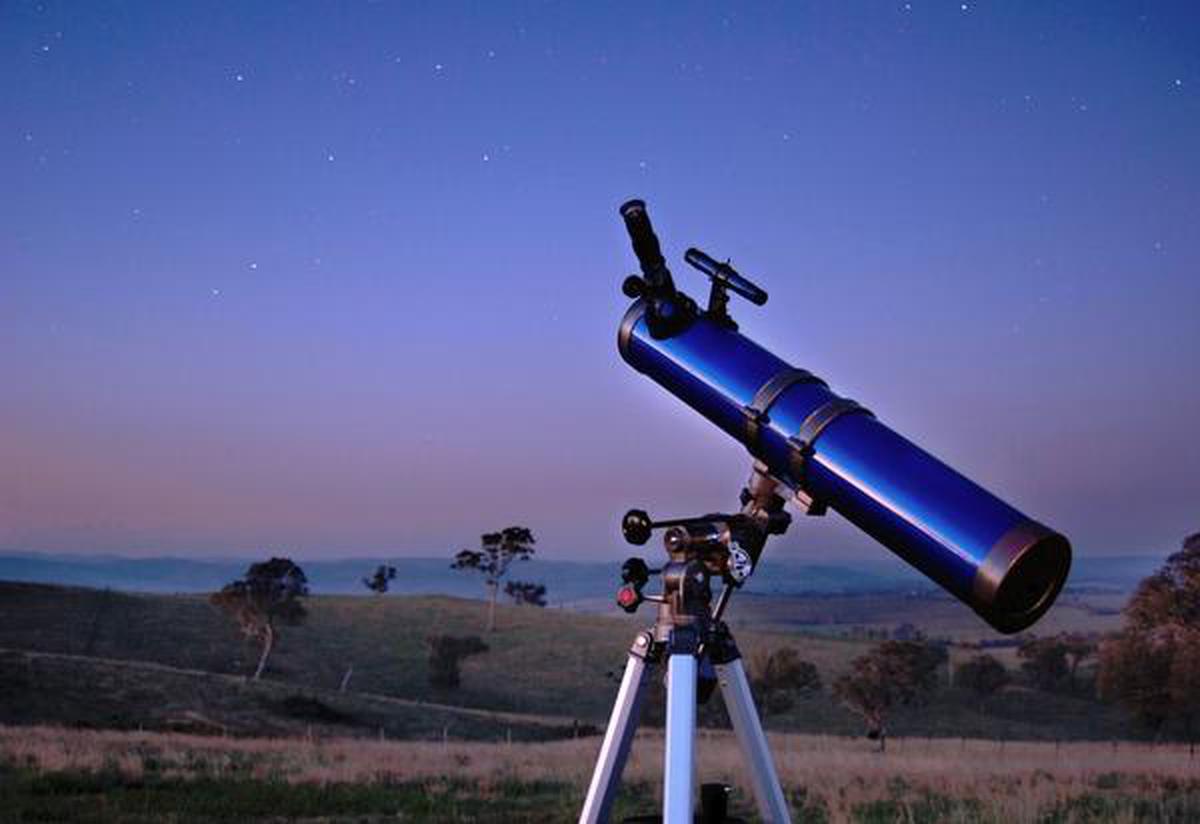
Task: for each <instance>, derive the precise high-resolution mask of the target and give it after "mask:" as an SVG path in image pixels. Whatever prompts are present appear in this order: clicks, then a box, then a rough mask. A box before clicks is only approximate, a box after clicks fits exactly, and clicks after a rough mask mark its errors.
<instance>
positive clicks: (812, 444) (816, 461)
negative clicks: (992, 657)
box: [579, 200, 1071, 824]
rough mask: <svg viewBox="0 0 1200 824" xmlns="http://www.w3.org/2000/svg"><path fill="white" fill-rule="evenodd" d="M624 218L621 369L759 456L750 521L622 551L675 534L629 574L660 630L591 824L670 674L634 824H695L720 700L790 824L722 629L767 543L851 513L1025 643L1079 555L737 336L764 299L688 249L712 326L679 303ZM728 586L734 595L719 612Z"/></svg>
mask: <svg viewBox="0 0 1200 824" xmlns="http://www.w3.org/2000/svg"><path fill="white" fill-rule="evenodd" d="M621 216H622V217H623V218H624V219H625V226H626V228H627V229H628V230H629V237H630V239H631V240H632V241H633V250H634V253H635V254H636V255H637V258H638V262H639V264H640V265H641V270H642V273H641V275H630V276H629V277H628V278H626V279H625V283H624V287H623V289H624V292H625V294H626V295H627V296H628V297H630V298H632V299H633V305H632V306H630V307H629V310H628V311H627V312H626V313H625V317H624V319H623V320H622V321H621V326H620V331H619V332H618V335H617V346H618V348H619V349H620V352H621V357H623V358H624V359H625V361H626V362H627V363H629V365H630V366H632V367H633V368H634V369H636V370H638V371H639V372H641V373H643V374H645V375H647V376H648V377H649V378H651V379H652V380H653V381H655V382H656V383H657V384H659V385H660V386H662V387H663V388H664V389H666V390H667V391H668V392H670V393H671V394H673V395H674V396H675V397H677V398H679V399H680V400H681V401H683V402H684V403H686V404H687V405H688V406H690V407H691V408H692V409H694V410H696V411H697V412H699V413H700V414H701V415H703V416H704V417H705V418H707V419H708V420H710V421H711V422H712V423H714V424H716V425H717V427H719V428H720V429H722V430H724V431H725V433H726V434H728V435H730V436H731V437H733V438H735V439H736V440H737V441H738V442H739V443H741V444H742V445H743V446H745V447H746V449H747V450H748V451H749V452H750V455H751V456H752V458H753V469H752V470H751V473H750V478H749V480H748V481H747V483H746V486H745V487H744V488H743V489H742V493H741V496H740V502H741V504H742V508H741V510H739V511H738V512H732V513H721V512H712V513H708V514H706V515H701V516H698V517H694V518H675V519H669V520H658V521H655V520H653V519H651V517H650V516H649V514H647V513H646V512H645V511H644V510H640V509H631V510H630V511H629V512H627V513H626V514H625V517H624V519H623V520H622V522H621V532H622V534H623V535H624V536H625V540H627V541H628V542H629V543H631V544H635V545H638V546H640V545H643V544H645V543H646V542H647V541H649V539H650V536H651V534H652V533H653V532H654V530H662V531H663V536H662V537H663V548H664V549H665V550H666V554H667V561H666V563H665V564H663V565H662V566H661V567H657V568H651V567H650V565H649V564H647V563H646V562H645V561H644V560H643V559H641V558H630V559H629V560H628V561H626V562H625V565H624V566H623V567H622V569H621V580H622V586H621V587H620V589H618V590H617V598H616V600H617V605H618V606H619V607H620V608H621V609H623V610H625V611H626V612H630V613H632V612H636V611H637V610H638V608H639V607H640V606H641V605H642V604H643V603H645V602H650V603H654V604H657V606H658V612H657V617H656V619H655V622H654V624H653V626H651V627H650V628H648V629H646V630H644V631H643V632H640V633H638V635H637V636H635V638H634V641H633V644H632V645H631V646H630V648H629V653H628V661H627V663H626V665H625V670H624V674H623V675H622V677H621V686H620V688H619V689H618V691H617V697H616V700H615V702H614V703H613V709H612V714H611V715H610V717H609V723H608V726H607V727H606V728H605V732H604V741H603V743H601V745H600V753H599V755H598V756H597V759H596V766H595V769H594V770H593V772H592V780H591V783H590V784H589V785H588V792H587V796H586V798H585V799H584V803H583V809H582V811H581V812H580V815H579V821H580V824H603V823H604V822H607V821H608V819H609V813H610V812H611V810H612V804H613V799H614V798H615V796H616V792H617V785H618V783H619V781H620V776H621V772H622V770H623V769H624V765H625V762H626V760H627V759H628V756H629V751H630V747H631V746H632V744H633V739H634V733H635V730H636V728H637V723H638V717H639V715H640V712H641V705H642V702H643V701H644V699H645V694H646V684H647V682H648V679H649V678H650V673H651V672H652V671H653V669H654V668H657V667H660V666H661V665H663V664H666V668H667V696H666V708H667V713H666V728H665V735H664V752H663V813H662V816H661V817H660V816H658V815H653V816H650V817H639V818H636V819H626V820H627V821H641V822H648V821H654V822H666V823H667V824H693V822H694V821H695V820H696V819H695V818H694V817H693V802H694V799H693V797H692V779H693V776H694V773H695V755H694V747H695V741H694V738H695V723H696V703H697V701H704V700H706V699H707V697H708V696H709V695H710V694H711V693H712V692H713V690H714V689H715V688H717V687H719V688H720V690H721V696H722V698H723V700H724V704H725V709H726V711H727V712H728V714H729V719H730V724H731V726H732V727H733V731H734V734H735V736H736V737H737V740H738V746H739V747H740V748H741V750H742V756H743V759H744V761H745V764H746V767H747V774H748V775H749V777H750V780H751V783H752V787H753V790H754V798H755V802H756V804H757V806H758V810H759V814H760V816H761V817H762V820H763V821H765V822H770V824H787V822H790V820H791V817H790V812H789V806H788V802H787V798H786V796H785V794H784V792H783V789H782V786H781V785H780V783H779V778H778V775H777V774H776V772H775V766H774V761H773V760H772V758H771V752H770V747H769V746H768V742H767V738H766V735H765V734H764V732H763V729H762V723H761V721H760V719H759V717H758V712H757V710H756V708H755V706H754V698H753V695H752V691H751V688H750V682H749V679H748V677H747V675H746V670H745V667H744V666H743V664H742V660H741V653H740V651H739V650H738V647H737V642H736V641H735V639H734V637H733V633H732V632H730V630H729V627H728V626H727V625H726V623H725V622H724V621H723V620H722V616H723V614H724V612H725V608H726V606H727V605H728V603H729V599H730V597H731V595H732V593H733V592H734V591H735V590H736V589H738V588H740V587H741V586H742V585H744V584H745V582H746V580H747V579H748V578H749V577H750V575H751V574H752V573H753V572H754V571H755V569H756V567H757V565H758V560H759V557H760V555H761V554H762V552H763V548H764V546H765V544H766V542H767V539H768V538H769V537H770V536H773V535H782V534H784V533H785V532H786V531H787V529H788V526H789V525H790V523H791V520H792V518H791V515H790V514H789V513H788V512H786V511H785V506H786V504H787V503H788V501H789V499H790V500H791V501H792V502H793V503H794V504H795V506H796V507H797V508H798V509H799V510H800V511H801V512H802V513H804V514H806V515H823V514H825V512H826V511H827V510H828V509H833V510H834V511H836V512H838V513H840V514H841V515H843V516H844V517H845V518H846V519H847V520H849V521H850V522H851V523H852V524H854V525H855V526H857V527H858V528H859V529H862V530H863V531H864V532H866V533H867V534H868V535H871V536H872V537H874V538H875V539H876V540H877V541H879V542H880V543H881V544H883V545H884V546H886V547H887V548H888V549H890V550H892V551H893V552H895V553H896V554H897V555H899V556H900V557H901V558H903V559H904V560H905V561H907V562H908V563H909V564H911V565H912V566H914V567H916V568H917V569H918V570H920V571H921V572H923V573H924V574H925V575H926V576H928V577H929V578H931V579H932V580H934V581H936V582H937V583H938V584H940V585H941V586H942V587H943V588H945V589H946V590H947V591H948V592H950V593H952V594H953V595H954V596H956V597H957V598H958V599H959V600H961V601H963V602H964V603H966V604H967V605H968V606H970V607H971V608H972V609H974V610H975V611H976V612H977V613H979V614H980V615H981V616H982V617H983V619H984V620H985V621H987V622H988V623H989V624H990V625H991V626H992V627H994V628H995V629H997V630H999V631H1000V632H1005V633H1012V632H1020V631H1021V630H1023V629H1025V628H1027V627H1029V626H1030V625H1031V624H1033V622H1034V621H1036V620H1037V619H1038V618H1039V617H1041V616H1042V614H1043V613H1045V611H1046V610H1047V609H1049V608H1050V605H1051V604H1052V603H1053V602H1054V599H1055V597H1057V595H1058V593H1059V591H1060V590H1061V589H1062V586H1063V582H1064V581H1065V580H1066V577H1067V572H1068V570H1069V568H1070V565H1071V547H1070V544H1069V543H1068V542H1067V539H1066V538H1064V537H1063V536H1062V535H1060V534H1059V533H1057V532H1055V531H1054V530H1052V529H1050V528H1049V527H1046V526H1043V525H1042V524H1040V523H1038V522H1037V521H1034V520H1032V519H1031V518H1028V517H1027V516H1025V515H1022V514H1021V513H1020V512H1018V511H1017V510H1016V509H1014V508H1013V507H1011V506H1009V505H1008V504H1006V503H1004V501H1002V500H1000V499H999V498H997V497H996V496H995V495H993V494H991V493H990V492H988V491H987V490H985V489H983V488H982V487H980V486H978V485H977V484H975V483H973V482H972V481H970V480H968V479H967V478H965V477H963V476H962V475H960V474H958V473H957V472H955V471H954V470H953V469H951V468H950V467H948V466H946V465H945V464H944V463H942V462H941V461H939V460H938V459H937V458H935V457H933V456H932V455H930V454H929V453H928V452H925V451H924V450H922V449H921V448H920V447H918V446H917V445H915V444H913V443H912V442H911V441H908V440H906V439H904V438H903V437H901V436H900V435H898V434H896V433H895V432H893V431H892V430H891V429H889V428H888V427H886V426H884V425H883V424H882V423H880V422H879V420H878V419H877V418H876V417H875V415H874V414H873V413H872V412H870V411H869V410H868V409H866V408H865V407H863V406H861V405H860V404H858V403H855V402H854V401H852V400H850V399H848V398H843V397H840V396H839V395H836V394H834V392H833V391H832V390H831V389H830V388H829V385H828V384H827V383H825V381H823V380H821V379H820V378H818V377H817V376H816V375H814V374H812V373H811V372H809V371H807V370H804V369H798V368H796V367H793V366H790V365H789V364H787V363H786V362H784V361H783V360H781V359H779V358H778V357H776V356H775V355H773V354H771V353H770V352H768V351H767V350H766V349H764V348H763V347H761V346H759V345H758V344H756V343H755V342H754V341H752V340H750V339H749V338H747V337H745V336H744V335H742V334H740V333H739V332H738V325H737V323H736V322H735V321H734V320H733V318H732V317H731V316H730V314H729V296H730V292H732V293H734V294H736V295H740V296H741V297H743V298H745V299H746V300H748V301H750V302H751V303H753V304H755V305H757V306H762V305H764V304H765V303H766V302H767V293H766V292H765V291H763V290H762V289H761V288H759V287H758V286H756V285H755V284H754V283H752V282H751V281H750V280H749V279H747V278H745V277H743V276H742V275H741V274H739V273H738V271H737V270H736V269H734V268H733V266H732V265H730V263H729V261H725V262H724V263H722V262H720V261H717V260H715V259H713V258H712V257H710V256H709V255H707V254H705V253H704V252H702V251H700V250H699V249H689V250H688V251H687V253H686V254H685V255H684V260H685V261H687V262H688V263H689V264H690V265H691V266H694V267H695V268H696V269H699V270H700V271H701V272H703V273H704V274H705V275H706V276H707V277H708V278H709V280H710V281H711V286H710V289H709V295H708V306H707V308H705V309H703V310H701V309H700V307H699V305H698V304H697V303H696V301H695V300H693V299H692V298H690V297H688V296H687V295H686V294H684V293H683V292H681V291H679V290H678V289H676V288H675V282H674V280H673V279H672V277H671V272H670V270H669V269H668V268H667V264H666V261H665V260H664V258H663V256H662V250H661V249H660V247H659V244H658V238H657V237H655V235H654V230H653V228H652V227H651V225H650V218H649V217H648V216H647V215H646V204H645V203H643V202H642V201H640V200H631V201H629V202H628V203H626V204H624V205H623V206H622V207H621ZM651 576H655V577H657V578H658V579H659V581H660V582H661V590H660V591H659V592H657V593H654V592H646V587H647V586H648V584H649V581H650V578H651ZM714 581H716V582H719V583H720V585H721V590H720V594H719V595H718V596H717V597H716V598H715V599H714V597H713V592H712V583H713V582H714ZM727 789H728V788H725V787H723V786H721V785H714V784H709V785H704V786H702V788H701V807H702V813H701V816H700V820H703V821H711V822H715V821H732V820H733V819H730V818H728V817H727V815H726V802H727Z"/></svg>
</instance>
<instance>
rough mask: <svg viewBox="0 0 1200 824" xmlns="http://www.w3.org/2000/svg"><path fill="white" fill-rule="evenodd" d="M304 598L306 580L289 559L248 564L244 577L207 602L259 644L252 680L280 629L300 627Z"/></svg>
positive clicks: (228, 585) (304, 612) (258, 671)
mask: <svg viewBox="0 0 1200 824" xmlns="http://www.w3.org/2000/svg"><path fill="white" fill-rule="evenodd" d="M307 595H308V578H306V577H305V575H304V570H302V569H300V567H299V566H297V565H296V564H295V563H293V562H292V560H291V559H290V558H272V559H271V560H269V561H261V562H259V563H257V564H251V565H250V568H249V569H247V570H246V574H245V575H244V576H243V577H241V578H239V579H238V580H236V581H232V582H231V583H228V584H226V585H225V586H224V587H222V588H221V591H220V592H216V593H214V594H213V595H212V596H211V597H210V598H209V601H210V602H212V603H213V604H214V605H215V606H216V607H218V608H219V609H220V610H221V611H222V612H224V613H225V614H226V615H228V616H229V617H230V618H232V619H233V620H234V621H236V622H237V624H238V626H239V628H240V629H241V630H242V633H243V634H245V636H246V637H247V638H249V639H252V640H255V641H257V642H259V643H260V644H262V653H261V654H260V655H259V658H258V666H257V667H255V669H254V675H253V676H252V680H254V681H257V680H258V679H259V677H261V676H262V673H263V669H264V668H265V667H266V665H267V658H268V657H269V656H270V654H271V651H272V650H273V649H274V648H275V643H276V641H277V640H278V638H279V627H280V626H284V625H287V626H295V625H297V624H300V623H301V622H302V621H303V620H304V617H305V615H307V611H306V610H305V608H304V604H303V603H302V602H301V600H300V599H301V598H304V597H305V596H307Z"/></svg>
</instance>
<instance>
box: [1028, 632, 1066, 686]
mask: <svg viewBox="0 0 1200 824" xmlns="http://www.w3.org/2000/svg"><path fill="white" fill-rule="evenodd" d="M1017 657H1018V658H1020V659H1021V670H1022V671H1023V672H1024V673H1025V674H1026V675H1027V676H1028V677H1029V680H1030V682H1031V683H1032V684H1033V685H1034V686H1035V687H1037V688H1038V689H1040V690H1046V691H1047V692H1052V691H1055V690H1058V689H1059V688H1061V687H1062V685H1063V684H1064V683H1065V682H1066V680H1067V677H1068V675H1069V674H1070V671H1071V669H1070V667H1069V666H1068V665H1067V651H1066V646H1065V645H1064V644H1063V642H1062V640H1061V639H1059V638H1057V637H1050V638H1032V639H1030V640H1028V641H1026V642H1025V643H1023V644H1021V646H1020V647H1018V648H1017Z"/></svg>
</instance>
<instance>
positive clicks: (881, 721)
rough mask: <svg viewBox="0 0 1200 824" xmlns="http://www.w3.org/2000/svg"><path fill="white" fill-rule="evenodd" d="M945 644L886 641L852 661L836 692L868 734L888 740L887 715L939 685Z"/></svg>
mask: <svg viewBox="0 0 1200 824" xmlns="http://www.w3.org/2000/svg"><path fill="white" fill-rule="evenodd" d="M946 657H947V656H946V650H945V648H944V647H941V646H935V645H933V644H927V643H923V642H920V641H884V642H883V643H882V644H880V645H879V646H877V647H876V648H875V649H873V650H871V651H870V652H869V653H867V654H866V655H863V656H860V657H858V658H856V659H854V661H853V662H852V663H851V664H850V672H848V673H846V674H844V675H842V676H840V677H839V678H838V679H837V680H836V681H835V682H834V684H833V694H834V695H835V696H836V697H837V698H838V700H839V701H841V702H842V704H843V705H844V706H845V707H846V708H847V709H849V710H850V711H851V712H853V713H855V714H856V715H859V716H861V717H862V719H863V721H865V722H866V725H867V737H868V738H871V739H877V740H878V741H879V750H880V752H882V751H883V750H884V748H885V747H886V741H887V718H888V715H889V714H890V713H891V711H892V710H893V709H895V708H896V707H898V706H903V705H908V704H915V703H918V702H919V701H921V700H923V699H924V698H925V697H926V696H927V695H928V694H929V693H930V692H932V691H933V688H934V687H935V686H936V685H937V672H938V669H939V668H940V667H941V666H942V664H944V663H945V662H946Z"/></svg>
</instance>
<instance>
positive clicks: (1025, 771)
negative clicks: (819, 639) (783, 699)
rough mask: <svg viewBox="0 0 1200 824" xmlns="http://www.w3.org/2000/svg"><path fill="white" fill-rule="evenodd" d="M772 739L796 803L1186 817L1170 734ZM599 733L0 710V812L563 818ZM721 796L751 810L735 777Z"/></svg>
mask: <svg viewBox="0 0 1200 824" xmlns="http://www.w3.org/2000/svg"><path fill="white" fill-rule="evenodd" d="M771 743H772V749H773V750H774V752H775V754H776V759H777V763H778V769H779V773H780V778H781V781H782V783H783V784H784V787H785V791H786V793H787V796H788V798H789V800H790V801H791V804H792V808H793V814H794V817H795V820H797V821H827V822H845V821H854V822H891V821H903V822H941V821H972V822H975V821H979V822H1035V821H1036V822H1064V823H1065V822H1084V821H1088V822H1133V821H1162V822H1180V824H1182V823H1183V822H1190V821H1195V820H1198V819H1200V761H1198V760H1197V759H1196V758H1194V757H1192V756H1190V755H1189V752H1188V750H1187V748H1186V747H1182V746H1153V745H1147V744H1120V745H1118V746H1117V747H1116V748H1115V749H1114V748H1113V747H1112V746H1111V745H1108V744H1096V743H1074V744H1062V745H1055V744H1050V743H1042V744H1032V743H1020V744H1014V743H1008V744H1002V743H1000V742H995V741H978V740H970V739H961V740H950V739H933V740H929V739H896V740H894V741H893V742H892V745H891V747H890V748H889V751H888V752H887V753H884V754H879V753H877V752H874V751H873V750H872V747H871V746H870V745H869V744H868V743H867V742H864V741H860V740H852V739H845V738H840V737H828V736H804V735H791V734H786V735H774V736H772V742H771ZM598 745H599V742H598V741H597V740H596V739H580V740H564V741H556V742H549V743H540V744H529V743H511V744H508V743H503V744H501V743H491V744H479V743H473V744H464V743H461V742H449V743H445V744H443V743H428V742H425V743H421V742H378V741H364V740H350V739H337V738H332V739H322V738H314V739H306V740H291V741H288V740H280V739H223V738H214V737H200V736H190V735H180V734H155V733H118V732H92V731H79V730H64V729H61V728H46V727H0V775H2V776H3V780H0V821H26V820H71V821H84V822H87V821H95V822H100V821H116V820H120V821H159V820H163V819H164V818H165V817H167V816H170V820H172V821H177V822H200V821H210V820H213V819H227V820H228V819H235V820H256V819H257V820H275V821H278V820H299V819H304V820H321V821H339V822H342V821H344V822H349V821H355V822H364V821H383V820H436V821H445V822H474V821H487V822H502V821H529V822H534V821H536V822H557V821H571V820H573V819H574V817H575V816H576V815H577V814H578V805H579V803H580V800H581V798H582V795H583V792H584V788H585V786H586V782H587V778H588V775H589V773H590V769H591V764H592V760H593V758H594V757H595V753H596V750H597V748H598ZM736 753H737V748H736V746H735V744H734V741H733V740H732V737H731V735H730V734H728V733H721V732H705V733H702V734H701V736H700V739H699V741H698V755H699V758H698V764H699V772H700V774H701V777H702V779H703V780H719V781H726V782H731V783H733V784H734V785H735V786H736V787H742V788H744V787H746V786H747V782H746V776H745V775H744V774H743V773H742V767H741V764H740V763H739V762H738V760H737V758H736ZM661 758H662V739H661V736H659V735H656V734H654V733H647V734H642V735H640V736H639V738H638V740H637V742H636V743H635V747H634V751H633V755H632V757H631V759H630V763H629V767H628V769H627V772H626V782H625V784H624V785H623V789H622V794H621V797H620V798H619V799H618V809H617V811H616V813H617V815H618V816H623V815H626V814H632V813H647V812H652V811H653V810H654V809H656V806H657V804H658V801H659V799H658V797H657V787H658V785H659V782H660V779H661V775H660V772H659V765H660V763H661ZM734 805H735V808H736V812H737V813H738V814H741V815H744V816H747V817H749V818H751V819H752V818H753V811H752V801H751V799H749V798H747V797H746V795H745V793H741V792H739V793H736V794H735V797H734Z"/></svg>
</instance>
